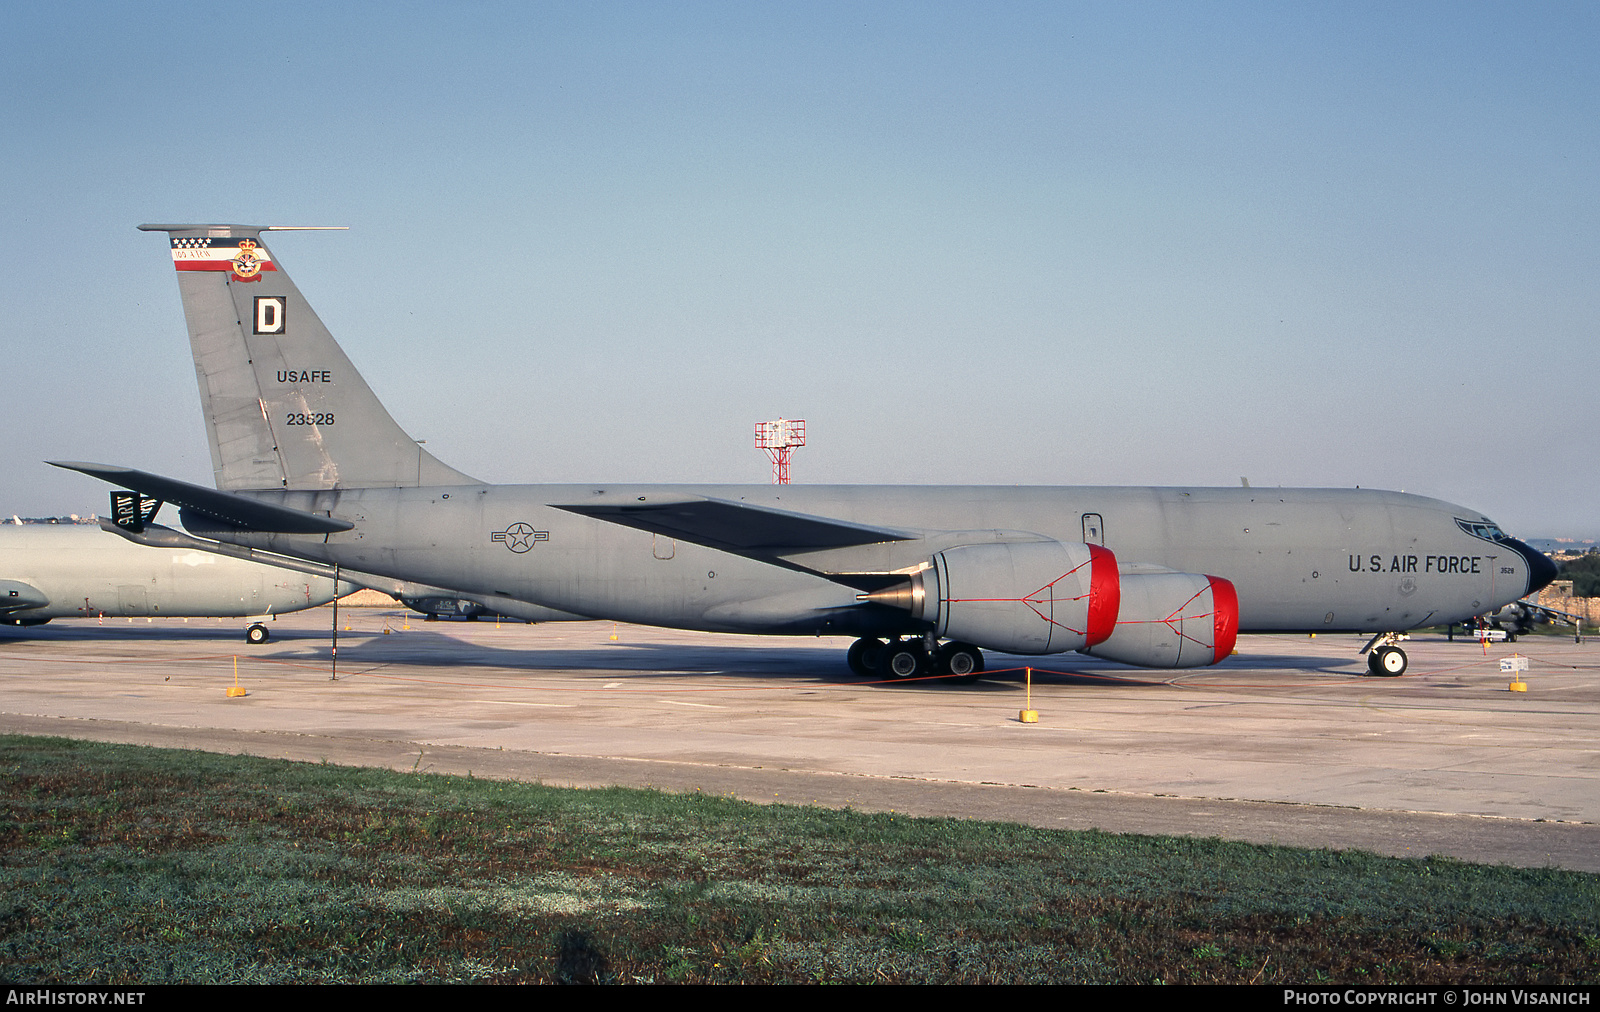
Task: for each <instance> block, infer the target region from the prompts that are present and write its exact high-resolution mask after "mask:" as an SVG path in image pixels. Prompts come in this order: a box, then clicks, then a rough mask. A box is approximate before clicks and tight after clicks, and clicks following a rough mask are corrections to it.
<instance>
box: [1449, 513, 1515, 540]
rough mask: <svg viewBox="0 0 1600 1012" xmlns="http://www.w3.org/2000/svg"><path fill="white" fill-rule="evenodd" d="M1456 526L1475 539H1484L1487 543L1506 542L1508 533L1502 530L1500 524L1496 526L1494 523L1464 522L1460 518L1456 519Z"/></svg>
mask: <svg viewBox="0 0 1600 1012" xmlns="http://www.w3.org/2000/svg"><path fill="white" fill-rule="evenodd" d="M1456 526H1457V527H1460V528H1461V529H1462V530H1463V531H1466V532H1467V533H1468V534H1470V535H1472V536H1473V537H1475V538H1482V539H1483V540H1485V541H1504V540H1506V532H1505V531H1502V530H1501V529H1500V525H1499V524H1496V523H1494V522H1492V521H1490V522H1475V521H1472V520H1462V519H1460V518H1459V517H1458V518H1457V519H1456Z"/></svg>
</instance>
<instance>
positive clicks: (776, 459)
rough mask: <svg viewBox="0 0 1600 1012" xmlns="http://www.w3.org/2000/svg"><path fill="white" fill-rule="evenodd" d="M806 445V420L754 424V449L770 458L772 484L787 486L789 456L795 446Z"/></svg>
mask: <svg viewBox="0 0 1600 1012" xmlns="http://www.w3.org/2000/svg"><path fill="white" fill-rule="evenodd" d="M804 445H806V420H805V419H804V418H780V419H778V420H777V421H775V422H757V423H756V449H758V450H766V451H767V456H769V457H771V458H772V483H773V484H774V485H787V484H789V454H791V453H793V452H794V448H795V447H797V446H804Z"/></svg>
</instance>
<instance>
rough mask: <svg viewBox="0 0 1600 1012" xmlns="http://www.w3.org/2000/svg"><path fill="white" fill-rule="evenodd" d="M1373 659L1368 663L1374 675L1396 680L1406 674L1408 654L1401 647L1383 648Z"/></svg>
mask: <svg viewBox="0 0 1600 1012" xmlns="http://www.w3.org/2000/svg"><path fill="white" fill-rule="evenodd" d="M1372 657H1373V659H1372V660H1370V661H1368V662H1367V663H1368V664H1369V665H1370V666H1371V668H1372V673H1373V674H1375V675H1382V676H1384V677H1385V678H1395V677H1398V676H1400V675H1403V674H1405V673H1406V665H1407V663H1408V661H1407V660H1406V652H1405V651H1404V650H1401V649H1400V648H1399V647H1382V648H1380V649H1378V650H1377V651H1375V652H1374V653H1373V655H1372Z"/></svg>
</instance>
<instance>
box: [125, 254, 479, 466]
mask: <svg viewBox="0 0 1600 1012" xmlns="http://www.w3.org/2000/svg"><path fill="white" fill-rule="evenodd" d="M139 228H140V229H141V230H143V231H146V232H165V233H167V235H168V237H169V239H170V242H171V249H172V261H173V266H174V267H176V268H177V274H178V290H179V292H180V294H181V295H182V296H183V313H184V317H185V319H186V320H187V321H188V325H189V344H190V347H191V349H192V350H193V352H194V365H195V372H196V374H197V378H198V379H199V382H200V402H201V406H202V408H203V409H204V411H205V418H206V435H207V436H208V437H209V438H210V441H211V465H212V469H213V470H214V471H215V473H216V485H217V488H219V489H224V490H227V491H237V490H240V489H269V488H291V489H327V488H373V487H413V486H426V485H470V484H477V481H476V479H474V478H469V477H468V476H466V475H464V474H462V473H461V472H459V471H457V470H455V469H454V468H451V467H448V466H446V465H445V464H443V463H441V462H440V461H439V460H438V459H437V458H435V457H434V456H433V455H432V454H430V453H428V452H427V451H426V450H424V449H423V448H422V447H421V446H420V445H418V443H417V442H416V441H415V440H413V439H412V438H411V437H410V436H408V435H406V433H405V430H403V429H401V428H400V426H399V425H398V424H396V422H395V420H394V419H393V418H392V417H391V416H390V415H389V412H388V411H387V410H386V409H385V408H384V406H383V404H382V403H381V402H380V401H379V400H378V398H377V395H376V394H374V393H373V392H372V389H371V388H370V387H368V386H367V383H366V380H364V379H362V378H361V374H360V373H358V372H357V371H356V369H355V366H353V365H351V364H350V360H349V359H348V358H346V357H345V354H344V350H343V349H341V348H340V347H339V345H338V342H336V341H334V339H333V335H331V334H329V333H328V329H327V328H326V327H325V326H323V324H322V321H321V320H320V319H318V318H317V314H316V313H315V312H314V311H312V309H311V306H310V305H308V304H307V302H306V300H305V299H304V298H303V297H302V296H301V294H300V290H299V289H298V288H296V287H295V285H294V282H293V281H291V280H289V275H288V274H287V273H286V272H285V271H284V270H283V267H282V265H281V264H280V263H278V261H277V259H276V258H275V257H274V256H273V255H272V253H271V251H270V250H268V249H267V245H266V243H265V242H264V241H263V240H262V238H261V234H262V233H263V232H273V231H287V230H289V228H288V227H286V226H272V225H140V226H139Z"/></svg>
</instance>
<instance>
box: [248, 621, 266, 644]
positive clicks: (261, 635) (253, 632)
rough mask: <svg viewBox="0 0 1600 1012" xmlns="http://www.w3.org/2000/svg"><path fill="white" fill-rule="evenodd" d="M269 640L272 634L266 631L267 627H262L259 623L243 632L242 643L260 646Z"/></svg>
mask: <svg viewBox="0 0 1600 1012" xmlns="http://www.w3.org/2000/svg"><path fill="white" fill-rule="evenodd" d="M271 638H272V633H271V632H270V631H268V629H267V627H266V626H264V625H262V624H261V623H260V622H257V623H256V624H255V625H253V626H251V627H250V628H248V629H246V630H245V631H244V641H245V642H246V643H256V644H261V643H265V642H266V641H267V640H270V639H271Z"/></svg>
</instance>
